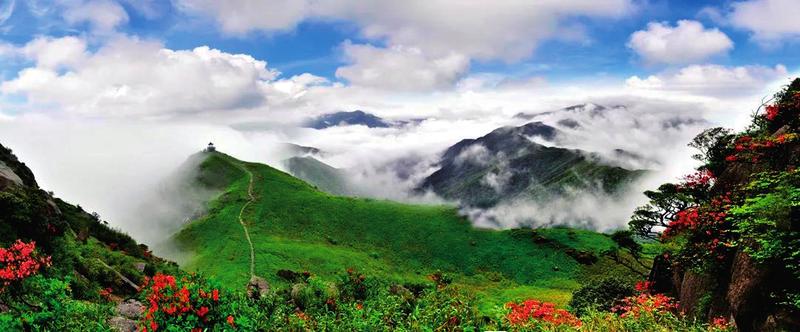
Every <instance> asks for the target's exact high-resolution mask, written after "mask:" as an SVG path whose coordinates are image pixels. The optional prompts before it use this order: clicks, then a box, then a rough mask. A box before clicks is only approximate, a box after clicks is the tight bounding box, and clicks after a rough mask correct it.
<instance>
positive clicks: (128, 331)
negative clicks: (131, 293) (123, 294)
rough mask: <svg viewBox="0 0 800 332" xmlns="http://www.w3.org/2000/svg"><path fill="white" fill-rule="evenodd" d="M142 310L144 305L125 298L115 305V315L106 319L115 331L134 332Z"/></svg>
mask: <svg viewBox="0 0 800 332" xmlns="http://www.w3.org/2000/svg"><path fill="white" fill-rule="evenodd" d="M143 312H144V305H142V303H141V302H139V301H136V300H132V299H131V300H127V301H125V302H122V303H120V304H118V305H117V314H118V315H117V316H114V317H112V318H111V319H109V320H108V325H110V326H111V328H112V329H114V330H115V331H120V332H135V331H137V330H138V328H137V321H138V320H139V318H141V316H142V313H143Z"/></svg>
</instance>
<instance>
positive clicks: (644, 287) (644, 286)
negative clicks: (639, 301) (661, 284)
mask: <svg viewBox="0 0 800 332" xmlns="http://www.w3.org/2000/svg"><path fill="white" fill-rule="evenodd" d="M652 286H653V283H652V282H649V281H640V282H637V283H636V290H637V291H639V292H647V291H649V290H650V288H651V287H652Z"/></svg>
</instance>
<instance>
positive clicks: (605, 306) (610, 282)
mask: <svg viewBox="0 0 800 332" xmlns="http://www.w3.org/2000/svg"><path fill="white" fill-rule="evenodd" d="M633 294H634V291H633V287H632V286H631V284H630V283H628V282H626V281H624V280H622V279H619V278H616V277H608V278H605V279H602V280H600V281H597V282H589V283H587V284H586V285H584V286H583V287H581V288H580V289H578V290H577V291H575V292H574V293H573V294H572V300H570V302H569V306H570V308H571V309H572V312H574V313H575V314H576V315H578V316H582V315H584V314H586V313H588V312H589V311H595V310H596V311H609V310H611V308H613V307H614V306H615V305H617V304H619V302H620V301H621V300H622V299H624V298H626V297H629V296H631V295H633Z"/></svg>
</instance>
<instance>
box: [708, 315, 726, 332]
mask: <svg viewBox="0 0 800 332" xmlns="http://www.w3.org/2000/svg"><path fill="white" fill-rule="evenodd" d="M730 326H731V324H730V322H728V320H727V319H725V317H716V318H714V319H713V320H711V324H709V326H708V328H709V330H711V331H715V330H727V329H728V328H729V327H730Z"/></svg>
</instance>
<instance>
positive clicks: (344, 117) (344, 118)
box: [305, 111, 392, 129]
mask: <svg viewBox="0 0 800 332" xmlns="http://www.w3.org/2000/svg"><path fill="white" fill-rule="evenodd" d="M351 125H362V126H367V127H369V128H388V127H391V126H392V123H391V122H387V121H385V120H383V119H381V118H380V117H377V116H375V115H372V114H369V113H366V112H364V111H353V112H336V113H330V114H323V115H320V116H318V117H316V118H314V119H311V120H309V121H307V122H306V123H305V127H308V128H314V129H325V128H330V127H335V126H351Z"/></svg>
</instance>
